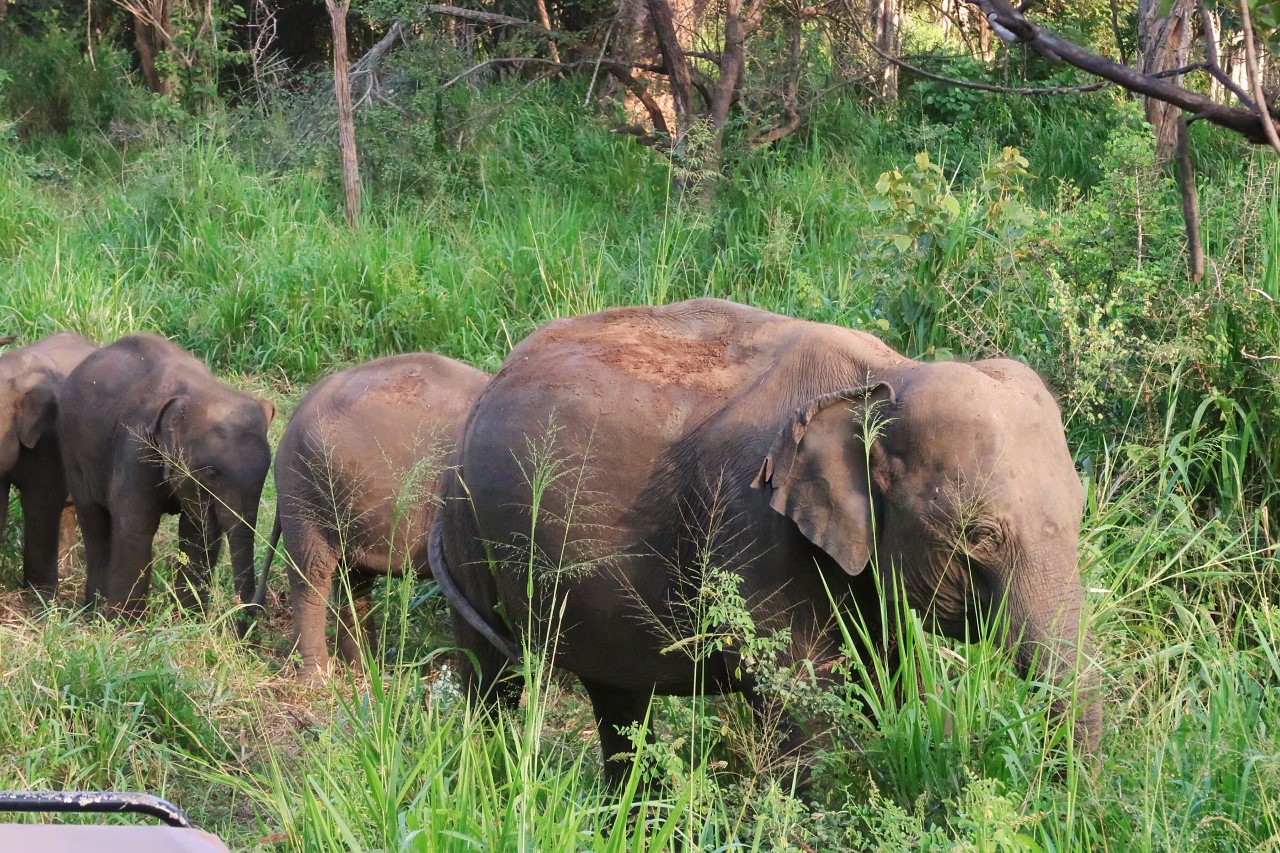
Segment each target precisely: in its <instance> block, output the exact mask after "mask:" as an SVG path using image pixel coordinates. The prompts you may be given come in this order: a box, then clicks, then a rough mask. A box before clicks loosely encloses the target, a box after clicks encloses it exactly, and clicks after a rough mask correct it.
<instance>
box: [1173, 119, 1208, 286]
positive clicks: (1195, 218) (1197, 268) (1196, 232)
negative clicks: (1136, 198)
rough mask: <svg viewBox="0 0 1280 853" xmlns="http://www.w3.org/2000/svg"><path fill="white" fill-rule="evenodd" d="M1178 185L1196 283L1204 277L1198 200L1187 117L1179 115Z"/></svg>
mask: <svg viewBox="0 0 1280 853" xmlns="http://www.w3.org/2000/svg"><path fill="white" fill-rule="evenodd" d="M1177 133H1178V135H1177V141H1178V144H1177V148H1176V149H1175V155H1174V157H1175V159H1176V160H1177V163H1178V186H1179V187H1180V188H1181V190H1182V221H1183V222H1184V223H1185V224H1186V226H1187V254H1188V256H1189V258H1188V262H1189V263H1190V265H1191V280H1192V281H1194V282H1195V283H1196V284H1199V283H1200V279H1202V278H1204V246H1203V245H1202V244H1201V242H1200V200H1199V198H1198V197H1197V195H1196V173H1195V170H1194V169H1193V168H1192V165H1191V152H1190V150H1189V146H1188V144H1187V136H1188V134H1187V119H1186V117H1185V116H1182V115H1179V116H1178V121H1177Z"/></svg>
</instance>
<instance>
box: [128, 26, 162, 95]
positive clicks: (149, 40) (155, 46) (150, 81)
mask: <svg viewBox="0 0 1280 853" xmlns="http://www.w3.org/2000/svg"><path fill="white" fill-rule="evenodd" d="M133 44H134V46H135V47H136V48H137V49H138V65H139V66H141V68H142V81H143V82H144V83H146V85H147V89H148V90H149V91H151V92H154V93H155V94H157V95H167V94H169V91H170V86H169V80H168V79H167V78H165V77H161V76H160V72H159V71H158V70H157V69H156V57H157V55H159V53H160V49H161V46H160V39H159V38H158V37H157V33H156V28H155V27H153V26H151V25H150V24H148V23H145V22H144V21H143V20H142V19H141V18H139V17H138V16H137V15H134V16H133Z"/></svg>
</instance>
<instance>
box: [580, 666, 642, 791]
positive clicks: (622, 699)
mask: <svg viewBox="0 0 1280 853" xmlns="http://www.w3.org/2000/svg"><path fill="white" fill-rule="evenodd" d="M579 680H580V681H581V682H582V686H583V687H585V688H586V689H587V695H588V696H590V697H591V710H592V711H594V712H595V716H596V728H597V730H598V731H599V734H600V753H601V757H602V758H603V759H604V781H605V784H606V785H608V786H609V787H610V788H620V787H622V784H623V783H624V782H625V781H626V780H627V773H628V772H629V771H630V770H631V766H632V759H631V758H629V757H625V756H628V755H630V754H631V753H634V752H635V745H634V744H633V743H632V742H631V738H630V737H629V736H627V735H625V734H622V733H621V732H620V731H619V729H622V728H625V727H627V726H634V725H639V724H640V723H641V722H643V721H644V718H645V715H646V714H647V713H648V711H649V695H648V694H646V693H640V692H637V691H635V690H624V689H622V688H619V687H612V686H609V685H606V684H601V683H599V682H596V681H591V680H589V679H586V678H580V679H579ZM646 738H647V739H648V741H649V742H650V743H652V742H653V729H652V727H650V728H649V731H648V732H646Z"/></svg>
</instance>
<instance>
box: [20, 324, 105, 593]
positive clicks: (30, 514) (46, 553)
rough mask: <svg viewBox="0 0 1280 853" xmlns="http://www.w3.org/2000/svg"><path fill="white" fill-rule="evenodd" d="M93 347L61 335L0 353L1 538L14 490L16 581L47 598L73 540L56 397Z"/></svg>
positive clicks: (75, 338)
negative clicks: (17, 507)
mask: <svg viewBox="0 0 1280 853" xmlns="http://www.w3.org/2000/svg"><path fill="white" fill-rule="evenodd" d="M8 342H12V339H11V338H10V339H8ZM96 349H97V347H96V346H94V345H93V344H91V343H89V342H88V341H86V340H85V339H84V338H82V337H80V336H79V335H75V334H72V333H70V332H62V333H60V334H56V335H51V336H50V337H47V338H45V339H43V340H41V341H37V342H36V343H34V344H31V345H29V346H25V347H21V348H19V349H16V350H13V351H12V352H7V353H5V354H4V355H0V533H3V532H4V529H5V526H6V525H7V523H8V515H9V487H10V486H14V487H16V488H17V490H18V497H19V502H20V504H21V506H22V525H23V529H22V580H23V582H24V583H25V584H26V585H27V586H29V587H32V588H34V589H35V590H36V591H37V592H39V593H40V594H41V595H43V596H44V597H46V598H52V597H53V596H54V595H55V594H56V593H57V589H58V568H59V564H60V563H63V562H65V560H66V557H65V554H66V552H67V551H68V550H69V548H70V544H71V542H72V538H73V537H74V535H75V515H74V514H73V513H72V511H71V510H70V508H69V507H68V505H67V484H66V477H65V476H64V474H63V470H62V455H61V450H60V448H59V442H58V432H57V417H58V404H59V398H60V397H61V394H62V389H63V383H64V381H65V380H66V378H67V374H69V373H70V372H71V371H72V370H73V369H74V368H75V367H76V366H77V365H78V364H80V362H81V361H83V360H84V359H85V358H86V357H87V356H88V355H89V354H90V353H92V352H93V351H94V350H96Z"/></svg>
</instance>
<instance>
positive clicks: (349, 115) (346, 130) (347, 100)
mask: <svg viewBox="0 0 1280 853" xmlns="http://www.w3.org/2000/svg"><path fill="white" fill-rule="evenodd" d="M324 5H325V8H326V9H328V10H329V22H330V23H331V24H332V25H333V93H334V95H335V96H336V97H337V100H338V148H339V149H340V150H341V152H342V188H343V190H344V192H345V194H346V198H345V205H344V209H345V211H346V214H347V224H348V225H350V226H351V227H353V228H354V227H355V224H356V221H357V220H358V219H359V218H360V166H359V163H358V161H357V159H356V124H355V116H354V111H353V109H352V107H351V78H350V77H349V76H348V74H347V9H348V8H349V7H350V6H351V0H342V2H341V3H339V2H336V0H324Z"/></svg>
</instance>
